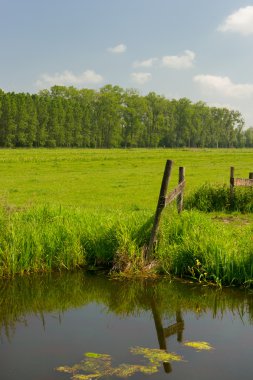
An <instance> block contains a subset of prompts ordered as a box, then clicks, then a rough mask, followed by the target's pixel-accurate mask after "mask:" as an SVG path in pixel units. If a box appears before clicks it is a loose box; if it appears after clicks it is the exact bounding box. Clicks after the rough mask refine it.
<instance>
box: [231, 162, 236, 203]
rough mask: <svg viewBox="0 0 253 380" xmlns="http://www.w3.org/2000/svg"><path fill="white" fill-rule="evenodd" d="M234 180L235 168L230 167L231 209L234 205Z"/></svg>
mask: <svg viewBox="0 0 253 380" xmlns="http://www.w3.org/2000/svg"><path fill="white" fill-rule="evenodd" d="M234 178H235V168H234V167H233V166H231V167H230V207H231V206H232V205H233V203H234V195H235V194H234Z"/></svg>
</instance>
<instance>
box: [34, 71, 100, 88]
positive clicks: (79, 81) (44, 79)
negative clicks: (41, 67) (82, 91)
mask: <svg viewBox="0 0 253 380" xmlns="http://www.w3.org/2000/svg"><path fill="white" fill-rule="evenodd" d="M102 81H103V77H102V76H101V75H100V74H97V73H96V72H95V71H94V70H86V71H84V72H83V73H81V74H80V75H75V74H74V73H72V71H69V70H65V71H63V72H62V73H55V74H53V75H50V74H47V73H45V74H42V75H41V77H40V79H38V80H37V82H36V85H37V86H38V87H48V86H53V85H60V86H71V85H73V86H74V85H75V86H80V85H84V84H97V83H101V82H102Z"/></svg>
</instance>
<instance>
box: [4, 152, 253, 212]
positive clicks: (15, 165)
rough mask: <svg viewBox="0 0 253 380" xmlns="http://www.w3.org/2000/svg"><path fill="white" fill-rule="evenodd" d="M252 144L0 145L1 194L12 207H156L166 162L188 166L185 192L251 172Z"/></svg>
mask: <svg viewBox="0 0 253 380" xmlns="http://www.w3.org/2000/svg"><path fill="white" fill-rule="evenodd" d="M252 157H253V150H252V149H241V150H240V149H219V150H215V149H196V150H195V149H122V150H117V149H115V150H113V149H110V150H108V149H107V150H106V149H104V150H102V149H100V150H91V149H90V150H84V149H51V150H50V149H13V150H7V149H2V150H0V172H1V181H0V197H1V199H2V200H6V202H8V204H10V205H13V206H24V205H27V204H29V205H31V204H58V205H62V206H71V207H84V208H85V209H87V208H91V209H94V208H95V209H103V210H105V209H122V210H124V211H125V210H129V209H130V210H131V209H133V210H135V209H141V210H143V209H148V210H150V209H151V210H153V209H154V207H155V206H156V202H157V197H158V194H159V189H160V184H161V179H162V174H163V170H164V165H165V161H166V160H167V159H171V160H173V162H174V165H173V171H172V178H171V184H170V186H169V188H172V187H173V186H174V185H175V184H176V183H177V179H178V167H179V166H184V167H185V170H186V181H187V186H186V194H188V193H190V192H191V191H193V190H194V189H196V188H198V187H200V186H201V185H203V184H204V183H219V184H223V183H227V184H229V174H230V166H235V173H236V176H238V177H248V173H249V172H251V171H253V167H252Z"/></svg>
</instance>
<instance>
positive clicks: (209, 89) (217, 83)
mask: <svg viewBox="0 0 253 380" xmlns="http://www.w3.org/2000/svg"><path fill="white" fill-rule="evenodd" d="M193 80H194V82H196V83H198V84H199V85H200V87H201V88H202V90H204V92H206V93H209V94H210V93H216V94H219V95H222V96H225V97H230V98H248V97H250V96H252V95H253V84H249V83H245V84H236V83H233V82H232V81H231V79H230V78H229V77H221V76H215V75H196V76H195V77H194V78H193Z"/></svg>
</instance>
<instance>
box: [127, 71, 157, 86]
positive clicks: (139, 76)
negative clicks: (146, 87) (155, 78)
mask: <svg viewBox="0 0 253 380" xmlns="http://www.w3.org/2000/svg"><path fill="white" fill-rule="evenodd" d="M131 78H132V80H133V81H134V82H135V83H138V84H145V83H147V82H148V81H150V80H151V78H152V75H151V74H150V73H132V74H131Z"/></svg>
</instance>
